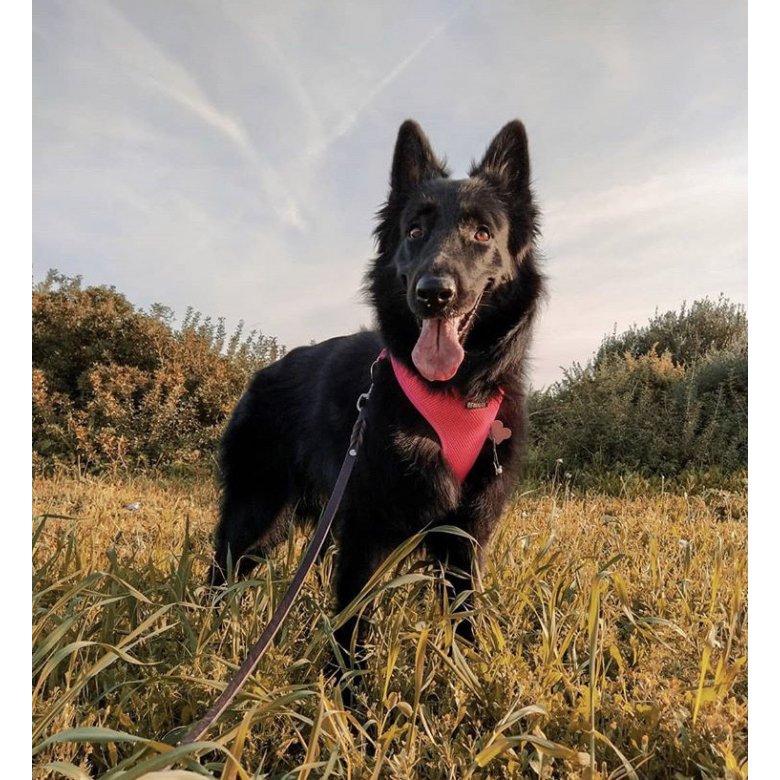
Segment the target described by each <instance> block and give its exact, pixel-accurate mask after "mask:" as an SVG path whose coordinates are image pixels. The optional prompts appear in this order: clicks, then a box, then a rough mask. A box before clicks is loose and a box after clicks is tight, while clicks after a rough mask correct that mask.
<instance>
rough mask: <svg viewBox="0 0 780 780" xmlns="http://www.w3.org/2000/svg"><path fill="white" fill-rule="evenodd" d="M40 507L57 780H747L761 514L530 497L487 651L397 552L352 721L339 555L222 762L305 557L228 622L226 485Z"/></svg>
mask: <svg viewBox="0 0 780 780" xmlns="http://www.w3.org/2000/svg"><path fill="white" fill-rule="evenodd" d="M34 496H35V499H34V500H35V507H34V514H35V520H34V525H33V556H34V581H33V765H34V776H35V777H36V778H44V777H67V778H78V779H79V780H84V778H98V777H105V778H111V779H114V780H120V779H121V780H133V778H139V777H144V776H148V778H158V779H159V780H164V779H167V780H175V779H177V778H182V779H183V778H190V777H193V778H194V777H200V776H206V777H219V778H221V779H222V780H237V779H238V778H241V779H242V780H246V779H247V778H295V780H307V778H308V779H309V780H312V779H313V778H326V777H328V778H436V779H437V780H438V779H439V778H457V779H458V780H460V779H461V778H485V779H487V778H515V777H516V778H526V777H528V778H590V779H591V780H595V779H596V778H601V779H602V780H605V779H606V778H612V779H613V780H618V778H634V777H640V778H670V779H671V778H674V780H680V779H681V778H689V777H690V778H700V777H703V778H733V779H735V778H745V777H747V758H746V757H747V668H746V661H747V626H746V619H747V605H746V596H747V524H746V504H747V501H746V497H745V495H744V494H742V493H739V492H738V493H731V492H725V491H709V492H708V493H707V494H705V495H703V496H690V495H670V494H669V493H664V492H661V491H655V492H653V493H651V494H645V495H631V494H624V495H623V496H622V497H619V498H615V497H607V496H602V495H596V494H586V493H583V494H573V493H571V492H569V491H560V490H556V489H549V488H544V489H540V490H539V491H536V492H532V493H531V494H526V495H523V496H520V497H518V498H517V500H516V501H515V503H513V505H512V506H511V507H510V509H509V511H508V513H507V516H506V518H505V521H504V522H503V524H502V526H501V528H500V531H499V532H498V533H497V535H496V537H495V539H494V541H493V543H492V545H491V551H490V554H489V565H488V567H487V570H486V571H485V572H483V577H482V579H483V582H482V587H481V589H480V591H479V593H478V594H477V597H476V600H475V609H474V612H475V615H474V619H475V621H476V626H477V643H476V645H475V646H470V645H467V644H465V643H463V642H462V641H461V640H459V639H456V637H455V635H454V632H453V626H454V622H455V620H456V619H457V618H455V617H453V611H454V609H455V607H456V606H457V605H453V604H450V603H449V602H448V601H447V597H446V592H444V591H443V590H442V589H441V588H439V587H438V584H439V580H440V579H441V572H440V571H438V570H437V569H435V568H434V567H432V566H429V565H427V564H426V563H425V562H424V561H423V560H420V559H419V558H416V557H415V556H414V555H412V556H411V557H410V558H408V559H407V560H406V561H405V562H401V559H402V558H403V555H402V553H403V552H404V551H399V552H398V554H397V555H396V556H395V558H393V559H392V560H390V561H389V562H388V564H387V566H386V567H385V569H384V572H383V576H381V577H379V578H377V580H376V582H375V583H373V585H372V587H371V588H370V590H369V592H368V593H367V594H366V595H365V596H364V598H363V599H362V600H361V602H360V604H357V605H355V609H359V608H362V609H365V610H366V614H367V615H370V619H371V621H372V622H373V624H374V627H373V630H372V632H371V639H372V643H371V647H370V657H369V661H368V670H369V672H368V675H367V676H366V680H365V688H364V693H362V694H361V695H360V701H359V704H358V706H357V707H356V708H355V709H354V710H345V708H344V707H343V706H342V702H341V697H340V692H339V690H338V687H337V686H335V685H334V684H333V683H332V682H330V681H328V680H325V679H324V678H323V676H322V674H321V670H322V668H323V664H324V662H325V659H326V657H327V654H328V653H329V652H330V647H331V641H332V628H333V626H334V624H335V620H336V617H335V616H334V615H333V612H332V599H331V592H332V588H331V578H332V571H333V557H334V551H333V550H330V551H329V552H328V554H327V555H326V556H325V558H324V560H323V561H322V562H321V563H320V564H319V565H317V566H316V567H315V570H314V571H313V572H312V573H311V574H310V575H309V577H308V579H307V582H306V585H305V586H304V590H303V592H302V594H301V596H300V597H299V600H298V602H297V604H296V605H295V606H294V608H293V611H292V613H291V614H290V617H289V618H288V620H287V621H286V623H285V625H284V626H283V628H282V630H281V632H280V634H279V636H278V637H277V639H276V641H275V643H274V645H273V647H272V648H271V649H270V651H269V653H268V654H267V656H266V658H265V659H264V660H263V661H262V662H261V664H260V666H259V667H258V670H257V671H256V673H255V674H254V675H253V676H252V678H251V679H250V681H249V682H248V684H247V685H246V686H245V688H244V690H243V691H242V692H241V694H239V697H238V699H237V701H236V703H235V704H234V705H233V706H232V707H231V709H230V710H229V711H228V712H227V713H226V714H225V715H224V716H223V717H222V718H221V719H220V721H219V723H218V724H217V725H216V727H214V728H213V729H212V730H211V731H210V732H209V734H208V735H207V739H208V740H210V741H209V742H205V743H198V744H196V745H194V746H186V747H184V748H174V747H173V745H175V744H176V741H177V738H178V737H180V736H181V733H182V727H183V726H186V725H187V724H190V723H191V722H193V721H194V720H196V719H197V718H199V717H200V716H201V715H202V714H203V712H204V711H205V709H206V708H207V707H208V706H209V704H210V703H211V702H212V701H213V699H214V698H215V696H216V695H217V694H218V693H219V691H220V690H221V687H222V686H224V684H225V683H226V681H227V680H228V678H229V677H230V675H231V673H232V671H233V670H234V669H235V668H236V666H237V665H238V664H239V663H240V662H241V661H242V660H243V658H244V656H245V655H246V653H247V651H248V649H249V647H250V646H251V645H252V643H253V642H254V641H255V640H256V638H257V637H258V636H259V634H260V632H261V630H262V628H263V626H264V625H265V623H266V621H267V620H268V618H269V616H270V614H271V611H272V609H273V607H274V605H275V604H276V603H277V601H278V600H279V598H281V596H282V594H283V592H284V589H285V587H286V584H287V583H288V582H289V580H290V578H291V577H292V575H293V573H294V571H295V568H296V564H297V561H298V559H299V558H300V555H301V552H302V549H303V544H304V542H305V539H304V537H303V536H302V535H300V534H295V535H291V536H290V539H289V540H288V543H287V544H286V545H282V546H281V547H280V549H279V550H278V551H277V553H276V555H275V556H274V557H273V558H272V560H270V561H269V562H268V564H267V565H261V566H259V567H258V568H257V569H256V572H255V578H254V579H251V580H247V581H245V582H241V583H238V584H233V585H232V586H231V587H230V588H229V589H228V591H227V592H226V594H225V595H224V597H223V598H222V599H221V600H219V601H215V598H214V596H213V595H212V594H210V593H209V592H208V591H207V590H206V589H205V588H203V587H202V583H203V581H204V578H205V572H206V565H207V562H208V558H209V555H210V552H211V539H210V537H211V533H212V528H213V522H214V514H215V507H216V495H215V492H214V488H213V485H212V484H211V482H210V481H209V480H203V481H194V480H193V481H186V482H185V481H179V482H175V481H171V482H162V481H154V480H152V479H148V478H141V477H138V478H123V479H119V480H117V479H110V478H76V477H74V476H69V475H66V474H61V475H58V476H54V477H50V478H46V479H37V480H36V481H35V484H34ZM135 503H138V504H140V507H139V508H137V509H136V510H135V511H133V510H131V509H128V508H126V507H127V506H128V505H132V504H135ZM421 541H422V539H421V538H414V539H412V540H410V541H409V542H408V543H407V545H406V549H407V550H409V549H412V548H414V547H415V546H417V547H419V544H420V542H421ZM169 766H173V767H176V770H175V771H173V770H169V771H167V772H164V771H162V770H164V769H166V767H169Z"/></svg>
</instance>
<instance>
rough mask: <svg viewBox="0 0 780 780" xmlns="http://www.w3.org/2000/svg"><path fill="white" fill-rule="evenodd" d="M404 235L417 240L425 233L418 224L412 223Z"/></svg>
mask: <svg viewBox="0 0 780 780" xmlns="http://www.w3.org/2000/svg"><path fill="white" fill-rule="evenodd" d="M406 235H407V236H409V238H410V239H411V240H412V241H419V240H420V239H421V238H422V237H423V236H424V235H425V231H424V230H423V229H422V228H421V227H420V226H419V225H412V226H411V227H410V228H409V232H408V233H407V234H406Z"/></svg>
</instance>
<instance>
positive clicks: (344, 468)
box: [179, 355, 384, 745]
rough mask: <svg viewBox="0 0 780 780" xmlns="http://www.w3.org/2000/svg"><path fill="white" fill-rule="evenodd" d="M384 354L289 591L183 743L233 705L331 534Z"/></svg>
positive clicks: (197, 736)
mask: <svg viewBox="0 0 780 780" xmlns="http://www.w3.org/2000/svg"><path fill="white" fill-rule="evenodd" d="M383 356H384V355H380V356H379V357H378V358H377V359H376V360H375V361H374V362H373V363H372V364H371V368H370V375H371V384H370V386H369V388H368V390H367V391H366V392H365V393H361V394H360V396H359V397H358V399H357V404H356V406H357V410H358V416H357V419H356V420H355V424H354V426H353V427H352V433H351V435H350V438H349V447H348V448H347V453H346V455H345V456H344V461H343V462H342V464H341V470H340V471H339V475H338V477H337V478H336V484H335V486H334V488H333V492H332V493H331V494H330V498H329V499H328V503H327V504H326V505H325V509H324V510H323V511H322V514H321V515H320V519H319V521H318V522H317V527H316V529H315V530H314V536H313V537H312V539H311V542H309V546H308V548H307V549H306V554H305V555H304V556H303V560H302V561H301V564H300V566H299V567H298V571H297V572H295V577H293V580H292V582H291V583H290V585H289V587H288V588H287V592H286V593H285V594H284V597H283V598H282V600H281V601H280V602H279V604H278V606H277V607H276V610H275V611H274V614H273V615H272V616H271V620H270V622H269V623H268V625H267V626H266V627H265V630H264V631H263V633H262V634H261V635H260V638H259V639H258V640H257V642H255V644H254V645H253V646H252V649H251V650H250V651H249V655H248V656H247V657H246V660H245V661H244V663H242V664H241V666H240V667H239V668H238V670H237V671H236V673H235V674H234V675H233V677H232V679H231V680H230V682H229V683H228V684H227V686H226V687H225V690H224V691H222V693H221V694H220V696H219V697H218V698H217V700H216V701H215V702H214V704H212V705H211V707H210V708H209V709H208V711H207V712H206V714H205V715H204V716H203V717H202V718H201V719H200V720H199V721H198V722H197V723H195V725H193V726H192V727H191V728H190V730H189V731H188V732H187V734H186V735H185V736H184V738H183V739H182V740H181V741H180V742H179V744H180V745H189V744H192V743H193V742H197V741H198V740H200V739H201V737H202V736H203V735H204V734H205V733H206V732H207V731H208V730H209V728H211V726H213V725H214V723H215V722H216V721H217V719H218V718H219V716H220V715H222V713H223V712H224V711H225V710H226V709H227V708H228V707H229V706H230V703H231V702H232V701H233V699H235V697H236V694H238V692H239V690H241V687H242V686H243V684H244V683H245V682H246V680H247V678H248V677H249V675H250V674H252V672H253V671H254V669H255V667H256V666H257V664H258V663H259V661H260V659H261V658H262V657H263V654H264V653H265V651H266V650H267V649H268V647H269V645H270V644H271V642H272V641H273V638H274V637H275V636H276V633H277V631H278V630H279V628H280V627H281V625H282V622H283V621H284V619H285V618H286V617H287V614H288V613H289V611H290V609H291V607H292V605H293V601H295V597H296V596H297V595H298V593H299V591H300V590H301V587H302V585H303V581H304V579H305V578H306V575H307V574H308V573H309V570H310V569H311V567H312V565H313V564H314V561H315V560H316V558H317V555H318V554H319V552H320V550H321V549H322V545H323V544H324V542H325V537H326V536H327V535H328V531H329V530H330V527H331V525H332V524H333V518H334V517H335V516H336V512H337V511H338V508H339V506H340V504H341V499H342V498H343V497H344V491H345V490H346V487H347V483H348V482H349V478H350V476H351V475H352V469H353V468H354V466H355V461H356V460H357V454H358V451H359V450H360V445H361V444H362V443H363V435H364V433H365V430H366V408H367V405H368V399H369V398H370V397H371V391H372V390H373V389H374V369H375V368H376V366H377V364H378V363H379V361H380V360H381V359H382V358H383Z"/></svg>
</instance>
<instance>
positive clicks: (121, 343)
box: [32, 271, 283, 468]
mask: <svg viewBox="0 0 780 780" xmlns="http://www.w3.org/2000/svg"><path fill="white" fill-rule="evenodd" d="M32 308H33V328H32V331H33V332H32V342H33V350H32V354H33V458H34V465H35V466H37V467H43V466H45V465H47V464H50V463H54V462H61V461H65V462H70V463H73V462H79V463H80V464H81V465H82V466H84V467H87V468H100V467H106V466H112V467H117V466H122V467H145V466H157V465H166V466H171V465H181V464H197V463H200V462H207V461H208V460H209V459H210V458H211V456H212V454H213V452H214V450H215V447H216V444H217V441H218V439H219V435H220V433H221V429H222V426H223V424H224V421H225V419H226V417H227V416H228V414H229V413H230V411H231V410H232V408H233V405H234V404H235V402H236V400H237V399H238V397H239V396H240V395H241V392H242V390H243V388H244V386H245V384H246V382H247V380H248V379H249V377H251V375H252V374H253V373H254V372H255V371H256V370H257V369H258V368H261V367H262V366H264V365H267V364H268V363H270V362H271V361H273V360H275V359H276V358H277V357H279V356H280V355H281V354H282V353H283V348H281V347H280V346H279V345H278V344H277V341H276V339H275V338H269V337H267V336H263V335H262V334H259V333H255V332H253V333H251V334H249V335H248V336H246V337H244V336H243V334H242V328H241V326H239V327H238V328H237V329H236V331H235V332H234V333H233V334H232V336H231V337H230V338H228V337H227V334H226V332H225V326H224V321H223V320H221V319H220V320H218V321H217V322H213V321H212V320H211V319H209V318H206V319H203V318H202V317H201V315H200V314H199V313H196V312H193V311H192V310H191V309H190V310H188V311H187V313H186V315H185V317H184V320H183V322H182V324H181V326H180V327H178V328H176V327H174V325H173V319H174V318H173V313H172V312H171V311H170V309H168V308H166V307H164V306H161V305H159V304H156V305H154V306H152V307H151V310H150V311H149V312H144V311H143V310H140V309H136V308H135V307H134V306H133V305H132V304H131V303H129V302H128V301H127V299H126V298H125V297H124V296H123V295H121V294H119V293H118V292H117V291H116V290H115V289H114V288H112V287H87V288H85V289H84V288H82V286H81V280H80V278H67V277H65V276H62V275H60V274H57V273H56V272H54V271H51V272H49V275H48V276H47V278H46V280H45V281H44V282H42V283H40V284H38V285H36V287H35V288H34V289H33V300H32Z"/></svg>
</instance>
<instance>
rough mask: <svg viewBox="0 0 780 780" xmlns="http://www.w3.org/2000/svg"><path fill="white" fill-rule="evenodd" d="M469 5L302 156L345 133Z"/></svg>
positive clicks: (324, 147)
mask: <svg viewBox="0 0 780 780" xmlns="http://www.w3.org/2000/svg"><path fill="white" fill-rule="evenodd" d="M469 5H470V0H467V1H466V2H462V3H460V4H459V5H458V6H457V7H456V8H455V10H454V11H453V12H452V13H451V14H450V15H449V16H448V17H447V18H446V19H444V21H442V22H441V23H440V24H438V25H437V26H436V27H434V29H433V30H432V31H431V32H430V33H428V35H426V36H425V37H424V38H423V39H422V40H421V41H420V43H418V44H417V46H415V48H414V49H413V50H412V51H411V52H410V53H409V54H407V55H406V56H405V57H404V58H403V59H402V60H401V61H400V62H398V63H397V64H396V65H395V67H393V68H392V69H391V70H390V71H389V72H388V73H386V74H385V75H384V76H383V77H382V78H381V79H379V81H377V82H376V83H375V84H374V85H373V86H372V87H371V88H370V89H369V90H368V92H367V93H366V94H365V96H364V97H363V99H362V100H360V102H359V103H358V104H357V105H356V106H355V107H354V108H353V109H352V110H351V111H349V112H348V113H347V114H346V115H345V116H344V117H342V119H341V121H340V122H339V123H338V125H337V126H336V128H335V130H333V131H332V132H331V133H329V134H327V135H326V136H325V137H324V138H323V139H321V140H320V142H319V143H317V144H316V145H314V146H313V147H310V148H309V149H307V150H306V152H304V157H305V158H306V159H311V158H313V157H318V156H319V155H321V154H323V153H324V152H326V151H327V149H328V147H330V146H331V145H332V144H333V143H335V142H336V141H338V139H339V138H341V137H342V136H344V135H346V134H347V133H348V132H349V131H350V130H351V129H352V127H353V126H354V125H355V123H356V122H357V121H358V119H359V118H360V117H361V115H362V114H363V112H364V111H365V110H366V109H367V108H368V107H369V106H370V105H371V104H372V103H373V102H374V101H375V100H376V99H377V98H378V97H379V96H380V95H381V94H382V93H383V92H384V91H385V90H386V89H387V88H388V87H389V86H390V85H391V84H392V83H393V82H394V81H395V80H396V79H397V78H398V77H399V76H400V75H401V74H402V73H403V72H404V71H405V70H406V69H407V68H408V67H409V66H410V65H411V64H412V63H413V62H414V61H415V60H416V59H417V58H418V57H419V56H420V55H421V54H422V53H423V52H424V51H425V50H426V49H427V48H428V47H429V46H430V45H431V44H432V43H433V42H434V41H435V40H436V39H437V38H438V37H439V36H440V35H441V34H442V33H443V32H444V31H445V30H446V29H447V28H448V27H449V26H450V25H451V24H452V22H454V21H455V19H457V17H458V16H460V15H461V14H462V13H463V11H464V10H465V9H466V8H467V7H468V6H469Z"/></svg>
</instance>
